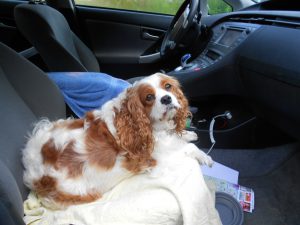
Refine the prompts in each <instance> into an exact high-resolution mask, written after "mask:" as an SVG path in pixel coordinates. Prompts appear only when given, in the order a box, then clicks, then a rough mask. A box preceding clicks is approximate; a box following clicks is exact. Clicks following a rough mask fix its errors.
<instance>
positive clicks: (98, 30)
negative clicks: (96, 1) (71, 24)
mask: <svg viewBox="0 0 300 225" xmlns="http://www.w3.org/2000/svg"><path fill="white" fill-rule="evenodd" d="M77 12H78V19H79V21H80V25H81V30H82V31H83V32H82V33H83V35H84V36H85V38H86V39H87V41H88V42H89V44H90V47H91V49H92V50H93V52H94V54H95V55H96V57H97V59H98V60H99V62H100V65H101V68H105V72H109V73H115V74H116V73H117V74H120V73H125V74H126V73H127V72H129V73H132V72H134V73H139V74H141V73H144V74H149V73H152V72H154V70H157V68H158V66H157V64H159V58H160V56H159V53H158V49H159V42H160V41H161V38H162V37H163V35H164V33H165V31H166V29H167V28H168V26H169V24H170V22H171V20H172V18H173V17H172V16H169V15H161V14H151V13H143V12H133V11H125V10H115V9H104V8H92V7H82V6H77ZM141 68H142V70H140V69H141ZM141 75H143V74H141Z"/></svg>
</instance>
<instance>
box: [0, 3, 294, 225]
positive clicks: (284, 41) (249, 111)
mask: <svg viewBox="0 0 300 225" xmlns="http://www.w3.org/2000/svg"><path fill="white" fill-rule="evenodd" d="M208 1H209V0H208ZM220 1H221V0H220ZM226 2H228V4H229V3H230V4H231V7H232V9H233V11H232V12H225V13H218V14H214V15H210V14H209V12H208V8H207V0H186V1H184V2H183V4H182V5H181V7H180V8H179V9H178V11H177V13H176V14H175V16H172V15H167V14H160V13H148V12H141V11H132V10H120V9H113V8H103V7H91V6H84V5H78V4H75V2H74V1H72V0H63V1H62V0H61V1H55V0H47V1H26V0H9V1H8V0H0V42H1V43H0V79H1V81H0V86H1V88H0V93H1V94H0V102H1V108H0V114H1V122H2V126H1V128H0V129H1V135H0V143H1V147H0V148H1V150H0V168H1V170H0V171H1V173H0V198H1V201H0V224H5V225H9V224H24V222H23V221H22V217H23V215H24V212H23V201H24V200H25V199H26V197H27V195H28V192H29V191H28V189H27V188H26V187H25V186H24V184H23V180H22V173H23V168H22V163H21V150H22V147H23V146H24V144H25V142H26V138H27V137H28V134H29V132H30V131H31V130H32V129H33V124H34V123H35V122H37V121H38V120H39V119H40V118H43V117H47V118H50V119H51V120H54V119H59V118H66V117H67V116H69V115H70V114H72V113H70V112H68V111H69V110H70V109H68V107H67V106H66V104H65V101H64V99H63V96H62V94H61V93H60V90H59V89H58V87H57V86H56V85H55V84H54V83H53V82H52V81H51V80H50V79H49V78H48V77H47V74H46V73H47V72H56V71H59V72H62V71H65V72H73V71H75V72H99V71H101V72H103V73H107V74H109V75H111V76H114V77H117V78H121V79H124V80H128V81H130V82H132V81H134V80H136V79H140V77H144V76H147V75H150V74H153V73H155V72H159V71H160V72H164V73H166V74H168V75H171V76H174V77H175V78H176V79H178V81H179V82H180V84H181V86H182V88H183V90H184V93H185V94H186V96H187V97H188V99H189V104H190V109H191V112H192V114H193V116H192V119H191V126H190V127H189V128H188V129H190V130H193V131H195V132H196V133H197V134H198V137H199V140H198V141H197V142H196V145H197V146H198V147H199V148H200V149H203V150H204V151H207V150H208V149H209V148H210V147H211V138H210V122H211V120H212V119H213V118H214V117H215V116H216V115H219V114H223V113H224V112H226V111H230V113H231V115H232V118H231V119H228V118H226V117H224V116H223V117H218V118H217V119H216V121H215V130H214V137H215V140H216V143H215V145H214V148H213V149H212V151H211V153H210V155H211V156H212V158H213V159H214V161H216V162H219V163H222V164H223V165H226V166H228V167H230V168H233V169H235V170H237V171H239V184H241V185H243V186H246V187H250V188H252V189H253V190H254V192H255V210H254V211H253V212H252V213H244V224H266V225H277V224H278V225H282V224H291V225H294V224H295V225H296V224H299V221H300V194H299V190H300V154H299V150H300V145H299V139H300V130H299V127H300V104H299V103H300V67H299V59H300V51H299V48H298V47H299V46H300V29H299V27H300V4H299V3H297V2H296V1H292V0H285V1H280V0H269V1H262V2H259V3H255V2H254V1H252V0H249V1H248V0H245V1H243V0H239V1H234V0H228V1H226ZM249 2H251V4H249Z"/></svg>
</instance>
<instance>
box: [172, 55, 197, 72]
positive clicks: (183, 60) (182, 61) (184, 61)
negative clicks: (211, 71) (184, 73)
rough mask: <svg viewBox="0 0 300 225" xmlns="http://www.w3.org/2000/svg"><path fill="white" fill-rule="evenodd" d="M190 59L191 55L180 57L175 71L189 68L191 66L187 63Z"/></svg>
mask: <svg viewBox="0 0 300 225" xmlns="http://www.w3.org/2000/svg"><path fill="white" fill-rule="evenodd" d="M191 57H192V55H191V54H189V53H188V54H185V55H183V56H182V57H181V59H180V66H178V67H177V68H176V69H175V71H180V70H182V69H184V68H188V67H191V66H192V65H193V64H190V63H188V62H187V61H188V60H189V59H190V58H191Z"/></svg>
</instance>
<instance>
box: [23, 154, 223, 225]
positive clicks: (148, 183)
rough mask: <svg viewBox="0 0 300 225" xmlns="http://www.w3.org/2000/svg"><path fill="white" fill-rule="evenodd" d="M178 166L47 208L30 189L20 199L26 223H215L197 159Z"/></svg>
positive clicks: (211, 193)
mask: <svg viewBox="0 0 300 225" xmlns="http://www.w3.org/2000/svg"><path fill="white" fill-rule="evenodd" d="M182 165H184V166H179V167H178V169H176V168H175V169H172V170H168V171H164V173H163V174H161V173H157V171H156V172H155V170H154V171H150V172H148V173H145V174H140V175H137V176H133V177H131V178H129V179H127V180H124V181H123V182H121V183H120V184H118V185H117V186H116V187H115V188H114V189H112V190H111V191H110V192H108V193H106V194H105V195H103V197H102V198H101V199H100V200H98V201H96V202H92V203H88V204H82V205H76V206H70V207H69V208H67V209H66V210H61V211H59V210H57V211H51V210H49V209H47V208H45V207H43V206H42V205H41V203H40V201H39V199H38V198H37V196H36V195H35V194H34V193H33V192H31V193H30V194H29V196H28V199H27V200H26V201H25V202H24V211H25V217H24V221H25V223H26V224H28V225H58V224H59V225H66V224H74V225H97V224H99V225H100V224H101V225H102V224H103V225H182V224H184V225H219V224H221V221H220V218H219V215H218V212H217V210H216V209H215V198H214V190H213V188H211V185H209V186H210V189H209V188H208V187H207V184H206V183H205V181H204V178H203V175H202V172H201V169H200V167H199V164H198V163H197V162H196V161H195V160H194V159H190V158H186V159H182Z"/></svg>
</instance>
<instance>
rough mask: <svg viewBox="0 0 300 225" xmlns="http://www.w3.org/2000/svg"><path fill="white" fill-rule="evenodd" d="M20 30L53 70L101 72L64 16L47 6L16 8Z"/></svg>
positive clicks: (21, 6) (88, 50) (91, 54)
mask: <svg viewBox="0 0 300 225" xmlns="http://www.w3.org/2000/svg"><path fill="white" fill-rule="evenodd" d="M14 14H15V20H16V23H17V26H18V29H19V30H20V31H21V33H22V34H23V35H24V36H25V37H26V38H27V40H28V41H29V42H30V43H31V44H32V45H33V46H34V47H35V48H36V49H37V51H38V52H39V53H40V55H41V57H42V58H43V60H44V62H45V63H46V65H47V66H48V68H49V70H50V71H59V72H70V71H76V72H99V71H100V68H99V64H98V61H97V59H96V57H95V56H94V54H93V53H92V51H91V50H90V49H89V48H88V47H87V46H86V45H85V44H84V43H83V42H82V41H81V40H80V39H79V38H78V37H77V36H76V35H75V34H74V33H73V32H72V31H71V29H70V27H69V24H68V22H67V21H66V19H65V17H64V16H63V15H62V14H61V13H60V12H58V11H57V10H55V9H53V8H51V7H49V6H47V5H37V4H20V5H17V6H16V7H15V11H14Z"/></svg>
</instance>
